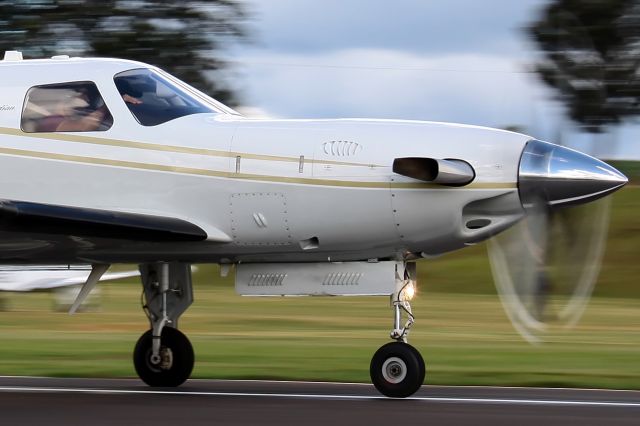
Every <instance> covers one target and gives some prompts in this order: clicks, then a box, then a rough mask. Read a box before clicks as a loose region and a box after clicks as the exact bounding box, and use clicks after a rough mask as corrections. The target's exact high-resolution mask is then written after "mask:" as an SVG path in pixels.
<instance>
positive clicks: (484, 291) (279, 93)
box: [0, 0, 640, 389]
mask: <svg viewBox="0 0 640 426" xmlns="http://www.w3.org/2000/svg"><path fill="white" fill-rule="evenodd" d="M4 50H21V51H23V52H24V56H25V57H26V58H42V57H48V56H52V55H54V54H56V55H59V54H68V55H71V56H104V57H121V58H130V59H136V60H141V61H144V62H147V63H151V64H154V65H158V66H160V67H161V68H164V69H166V70H167V71H169V72H171V73H173V74H175V75H177V76H178V77H180V78H182V79H183V80H185V81H187V82H188V83H191V84H193V85H194V86H196V87H198V88H200V89H202V90H204V91H205V92H207V93H209V94H210V95H212V96H213V97H215V98H217V99H219V100H221V101H223V102H225V103H228V104H229V105H231V106H233V107H235V108H237V109H238V110H239V111H241V112H242V113H244V114H245V115H248V116H257V117H292V118H330V117H372V118H402V119H419V120H434V121H452V122H460V123H466V124H477V125H485V126H490V127H498V128H507V129H514V130H518V131H521V132H523V133H527V134H530V135H532V136H534V137H536V138H538V139H542V140H548V141H550V142H555V143H561V144H564V145H568V146H571V147H574V148H577V149H579V150H581V151H584V152H586V153H589V154H592V155H595V156H598V157H599V158H602V159H605V160H609V161H612V163H613V164H614V165H615V166H616V167H618V168H620V170H621V171H623V172H624V173H625V174H627V176H629V177H630V178H631V182H630V184H629V185H628V186H627V187H626V188H624V189H623V190H621V191H619V192H617V193H616V194H615V195H614V196H613V202H612V209H611V229H610V232H609V236H608V244H607V252H606V255H605V258H604V263H603V267H602V271H601V275H600V278H599V280H598V283H597V286H596V288H595V291H594V297H593V298H592V300H591V303H590V305H589V307H588V309H587V311H586V313H585V316H584V318H583V320H582V321H581V322H580V324H578V325H577V326H576V327H574V328H573V329H572V330H569V329H566V328H564V327H559V326H558V327H554V326H553V325H551V326H550V327H549V330H548V331H547V332H546V335H545V339H546V343H545V344H543V345H539V346H531V345H529V344H527V343H525V342H524V341H523V340H522V339H520V337H519V336H518V334H517V333H516V332H515V331H514V330H513V329H512V328H511V326H510V324H509V321H508V319H507V317H506V315H505V314H504V313H503V311H502V308H501V307H500V302H499V299H498V297H497V295H496V291H495V289H494V287H493V280H492V278H491V273H490V269H489V263H488V260H487V256H486V248H485V246H484V245H479V246H476V247H472V248H468V249H465V250H463V251H461V252H459V253H453V254H449V255H446V256H443V257H441V258H438V259H433V260H424V261H421V262H420V263H419V271H420V277H419V278H420V280H419V285H420V287H419V291H420V293H419V295H418V296H417V299H416V301H415V303H414V305H415V307H414V311H415V313H416V315H417V319H418V322H417V324H416V326H415V327H414V329H413V330H414V331H412V335H411V343H412V344H414V345H415V346H417V347H418V348H420V349H421V351H422V353H423V354H424V357H425V359H426V361H427V368H428V372H427V382H428V383H433V384H436V383H439V384H447V383H448V384H454V383H455V384H508V385H554V386H556V385H557V386H588V387H614V388H635V389H640V367H639V366H638V362H637V360H638V359H639V355H640V309H639V308H638V302H639V301H640V285H639V283H638V275H639V273H640V265H639V264H640V262H639V260H640V257H639V255H638V254H639V251H640V250H639V249H640V218H639V215H638V212H639V211H640V188H638V186H637V185H638V182H639V181H640V162H639V160H640V123H639V121H638V117H639V114H640V72H639V70H638V65H639V64H640V1H637V0H600V1H595V0H583V1H578V0H554V1H543V0H522V1H518V2H513V1H508V0H488V1H483V2H475V1H470V0H469V1H464V0H447V1H440V0H433V1H421V0H398V1H394V2H388V1H382V0H347V1H344V0H343V1H339V0H324V1H322V2H319V1H314V0H297V1H295V2H291V1H287V0H270V1H257V0H247V1H230V0H217V1H196V2H189V1H187V2H178V1H163V2H153V1H134V0H131V1H99V2H98V1H84V2H83V1H77V0H70V1H45V0H31V1H1V0H0V51H4ZM195 279H196V294H195V296H196V302H195V304H194V306H193V307H192V308H191V309H190V310H189V311H188V312H187V314H186V315H185V316H184V317H183V319H182V320H181V327H182V328H184V329H185V330H186V332H187V333H188V334H189V336H191V337H192V341H193V344H194V347H195V350H196V356H197V363H196V369H195V371H194V376H195V377H227V378H260V377H268V378H284V379H313V380H347V381H368V369H367V366H368V363H369V357H370V354H371V353H372V351H373V350H374V349H375V348H377V347H378V346H379V345H380V343H382V342H384V341H385V339H386V336H387V333H388V331H389V329H390V327H391V310H390V309H389V307H388V303H387V301H385V300H383V299H376V298H350V299H329V300H328V299H301V298H293V299H246V298H240V297H237V296H234V294H233V288H232V280H230V279H221V278H218V274H217V270H216V268H214V267H200V268H199V270H198V272H197V273H196V277H195ZM140 291H141V288H140V286H139V284H138V283H135V282H134V281H133V280H130V281H124V282H120V283H116V284H105V285H103V286H102V293H101V295H100V298H99V307H98V310H99V311H100V312H91V311H90V312H85V313H83V314H81V315H79V316H77V317H76V318H68V317H67V316H66V314H64V313H55V312H51V309H50V308H51V300H52V299H51V296H50V295H48V294H28V295H22V294H21V295H16V294H7V295H3V296H0V297H2V298H3V300H4V304H3V305H4V308H5V311H4V312H0V339H2V341H3V345H2V346H3V347H2V350H0V374H28V375H69V376H80V375H83V376H85V375H86V376H112V375H115V376H135V374H134V372H133V367H132V366H131V363H130V353H131V350H132V348H133V344H134V342H135V340H136V339H137V337H138V335H139V334H141V333H142V332H143V331H144V330H145V329H146V328H147V324H146V320H145V317H144V315H143V314H142V312H141V310H140V308H139V306H138V300H139V292H140Z"/></svg>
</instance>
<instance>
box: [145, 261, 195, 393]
mask: <svg viewBox="0 0 640 426" xmlns="http://www.w3.org/2000/svg"><path fill="white" fill-rule="evenodd" d="M140 274H141V276H142V287H143V290H144V301H145V303H144V304H143V309H144V311H145V313H146V314H147V317H148V318H149V323H150V325H151V329H150V330H148V331H147V332H146V333H144V334H143V335H142V336H141V337H140V339H139V340H138V343H137V344H136V347H135V349H134V351H133V363H134V366H135V369H136V372H137V373H138V376H139V377H140V379H142V381H144V382H145V383H146V384H148V385H149V386H171V387H173V386H179V385H181V384H182V383H184V381H185V380H187V379H188V378H189V376H190V375H191V371H192V370H193V364H194V354H193V347H192V346H191V343H190V342H189V339H187V336H185V335H184V334H183V333H181V332H180V331H179V330H178V328H177V327H178V318H179V317H180V315H182V313H183V312H184V311H185V310H186V309H187V308H188V307H189V306H190V305H191V303H192V302H193V288H192V285H191V269H190V266H189V265H188V264H183V263H153V264H145V265H140Z"/></svg>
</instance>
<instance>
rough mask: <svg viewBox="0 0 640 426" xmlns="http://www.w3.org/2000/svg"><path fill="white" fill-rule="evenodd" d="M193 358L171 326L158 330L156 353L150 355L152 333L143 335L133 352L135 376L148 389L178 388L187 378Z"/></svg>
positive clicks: (177, 332)
mask: <svg viewBox="0 0 640 426" xmlns="http://www.w3.org/2000/svg"><path fill="white" fill-rule="evenodd" d="M193 363H194V355H193V347H192V346H191V342H189V339H187V336H185V335H184V334H182V332H180V331H179V330H177V329H175V328H172V327H164V328H163V329H162V340H161V345H160V351H159V352H158V355H157V356H154V354H153V332H152V330H149V331H147V332H146V333H144V334H143V335H142V336H141V337H140V339H139V340H138V343H137V344H136V347H135V349H134V351H133V364H134V366H135V368H136V372H137V373H138V376H139V377H140V378H141V379H142V381H143V382H145V383H146V384H148V385H149V386H162V387H175V386H180V385H181V384H182V383H184V382H185V380H187V379H188V378H189V376H190V375H191V371H192V370H193Z"/></svg>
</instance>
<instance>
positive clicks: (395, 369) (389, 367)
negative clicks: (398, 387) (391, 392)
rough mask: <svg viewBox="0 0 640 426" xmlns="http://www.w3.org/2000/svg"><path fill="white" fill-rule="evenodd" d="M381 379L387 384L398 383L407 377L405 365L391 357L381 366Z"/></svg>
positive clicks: (400, 360) (398, 359) (396, 358)
mask: <svg viewBox="0 0 640 426" xmlns="http://www.w3.org/2000/svg"><path fill="white" fill-rule="evenodd" d="M382 377H384V379H385V380H386V381H387V382H389V383H394V384H396V383H400V382H402V381H403V380H404V379H405V377H407V365H406V364H405V362H404V361H403V360H402V359H400V358H398V357H395V356H394V357H391V358H389V359H387V360H386V361H385V362H384V364H382Z"/></svg>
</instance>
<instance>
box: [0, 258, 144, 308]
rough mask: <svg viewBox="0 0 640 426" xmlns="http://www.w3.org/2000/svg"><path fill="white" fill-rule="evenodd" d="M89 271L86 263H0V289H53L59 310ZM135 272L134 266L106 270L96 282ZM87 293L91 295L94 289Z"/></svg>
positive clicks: (18, 291) (17, 291) (128, 276)
mask: <svg viewBox="0 0 640 426" xmlns="http://www.w3.org/2000/svg"><path fill="white" fill-rule="evenodd" d="M90 273H91V267H90V266H87V265H0V292H16V293H26V292H33V291H53V292H54V295H55V303H56V309H58V310H61V308H64V307H65V306H66V307H70V306H71V304H72V303H73V300H74V299H75V298H76V297H77V293H78V291H79V290H80V288H78V286H79V285H81V284H84V283H85V282H86V281H87V277H88V275H89V274H90ZM138 275H140V273H139V272H138V271H137V270H128V271H120V272H108V273H106V274H104V275H103V276H102V277H100V282H104V281H113V280H119V279H123V278H131V277H135V276H138ZM91 296H95V290H94V292H93V293H92V294H91ZM69 300H70V302H69ZM86 301H87V300H86V299H85V304H86ZM67 305H68V306H67Z"/></svg>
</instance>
